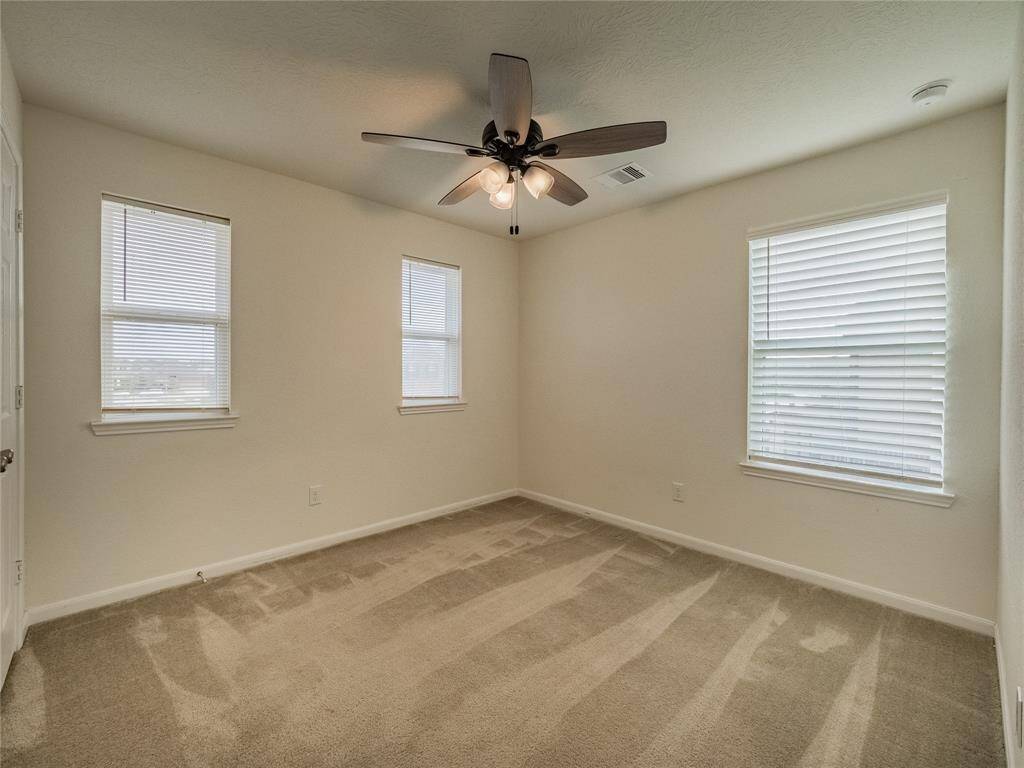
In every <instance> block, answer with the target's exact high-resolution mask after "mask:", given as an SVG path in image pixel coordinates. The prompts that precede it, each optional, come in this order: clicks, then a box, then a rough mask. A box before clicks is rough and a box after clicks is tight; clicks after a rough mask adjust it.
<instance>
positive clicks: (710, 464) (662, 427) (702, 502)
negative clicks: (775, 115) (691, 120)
mask: <svg viewBox="0 0 1024 768" xmlns="http://www.w3.org/2000/svg"><path fill="white" fill-rule="evenodd" d="M1003 129H1004V123H1003V109H1002V107H993V108H989V109H985V110H981V111H977V112H974V113H970V114H966V115H963V116H960V117H957V118H954V119H952V120H948V121H945V122H941V123H937V124H933V125H931V126H929V127H926V128H923V129H920V130H916V131H913V132H910V133H906V134H902V135H899V136H896V137H893V138H889V139H885V140H882V141H875V142H872V143H869V144H865V145H861V146H858V147H855V148H852V149H847V150H844V151H840V152H836V153H833V154H830V155H827V156H823V157H820V158H817V159H813V160H809V161H806V162H801V163H798V164H795V165H791V166H788V167H785V168H781V169H778V170H775V171H771V172H767V173H762V174H759V175H756V176H752V177H747V178H744V179H740V180H737V181H733V182H729V183H726V184H722V185H719V186H715V187H712V188H708V189H704V190H702V191H698V192H694V193H692V194H688V195H684V196H682V197H679V198H675V199H673V200H669V201H666V202H664V203H661V204H657V205H652V206H648V207H645V208H641V209H638V210H633V211H630V212H627V213H623V214H620V215H617V216H613V217H610V218H607V219H603V220H600V221H597V222H594V223H592V224H587V225H584V226H580V227H576V228H574V229H570V230H566V231H563V232H559V233H554V234H551V235H548V236H545V237H542V238H539V239H536V240H531V241H528V242H526V243H524V244H523V246H522V248H521V251H520V294H521V303H520V312H519V315H520V372H521V379H520V398H521V399H520V406H519V407H520V413H521V421H520V447H521V454H520V487H523V488H526V489H529V490H533V491H537V492H541V493H545V494H550V495H552V496H556V497H560V498H563V499H567V500H570V501H574V502H577V503H580V504H584V505H588V506H591V507H596V508H598V509H601V510H604V511H606V512H611V513H614V514H618V515H624V516H626V517H630V518H633V519H635V520H639V521H642V522H646V523H650V524H653V525H657V526H660V527H663V528H667V529H670V530H673V531H679V532H682V533H685V534H689V535H692V536H696V537H699V538H702V539H707V540H710V541H713V542H716V543H719V544H724V545H727V546H730V547H735V548H738V549H742V550H746V551H748V552H752V553H756V554H759V555H763V556H767V557H770V558H775V559H778V560H782V561H786V562H789V563H793V564H797V565H801V566H804V567H807V568H812V569H815V570H819V571H824V572H826V573H829V574H833V575H836V576H840V577H843V578H846V579H852V580H854V581H857V582H861V583H863V584H868V585H872V586H875V587H879V588H882V589H887V590H891V591H894V592H897V593H900V594H903V595H909V596H912V597H915V598H919V599H922V600H926V601H930V602H933V603H937V604H939V605H942V606H946V607H950V608H954V609H957V610H960V611H965V612H967V613H970V614H974V615H977V616H980V617H984V618H992V617H993V616H994V614H995V583H996V580H995V561H996V517H997V474H998V454H999V451H998V442H999V441H998V434H999V365H1000V363H999V339H1000V290H1001V289H1000V271H1001V265H1000V264H1001V262H1000V259H1001V251H1002V248H1001V238H1002V235H1001V226H1002V196H1003V190H1002V175H1003ZM652 170H654V171H655V172H657V169H652ZM936 190H948V191H949V201H950V204H949V229H948V253H949V257H948V259H949V261H948V271H949V313H950V318H951V321H950V322H951V325H950V331H949V358H948V360H949V387H948V406H947V417H946V428H947V454H946V455H947V477H948V483H949V486H951V488H952V489H953V491H954V492H955V493H956V494H957V495H958V497H959V498H958V499H957V501H956V503H955V504H954V505H953V507H952V508H951V509H940V508H936V507H929V506H921V505H916V504H912V503H907V502H899V501H891V500H886V499H881V498H876V497H870V496H862V495H855V494H850V493H844V492H839V491H832V490H826V489H821V488H812V487H807V486H800V485H793V484H789V483H784V482H780V481H777V480H766V479H759V478H752V477H746V476H744V475H742V474H741V473H740V471H739V469H738V468H737V462H739V461H740V460H742V459H743V458H744V453H745V430H746V423H745V421H746V415H745V403H746V401H745V397H746V379H747V373H746V364H747V303H746V302H747V250H746V232H747V230H748V228H752V227H760V226H767V225H772V224H776V223H781V222H786V221H791V220H794V219H800V218H804V217H810V216H817V215H825V214H829V213H830V212H836V211H841V210H844V209H852V208H857V207H861V206H865V205H871V204H877V203H881V202H884V201H889V200H893V199H897V198H903V197H908V196H915V195H921V194H924V193H929V192H933V191H936ZM622 194H628V191H627V190H624V191H623V192H622ZM674 480H680V481H684V482H685V483H686V484H687V486H688V499H687V500H686V502H685V504H682V505H680V504H676V503H673V502H672V501H671V483H672V481H674Z"/></svg>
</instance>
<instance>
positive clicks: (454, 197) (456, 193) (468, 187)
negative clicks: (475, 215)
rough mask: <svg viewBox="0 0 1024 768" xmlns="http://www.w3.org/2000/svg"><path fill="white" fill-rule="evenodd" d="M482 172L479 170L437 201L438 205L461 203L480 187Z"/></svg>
mask: <svg viewBox="0 0 1024 768" xmlns="http://www.w3.org/2000/svg"><path fill="white" fill-rule="evenodd" d="M480 173H481V171H477V172H476V173H474V174H473V175H472V176H470V177H469V178H468V179H466V180H465V181H464V182H462V183H461V184H459V186H457V187H456V188H455V189H453V190H452V191H451V192H449V193H448V194H447V195H445V196H444V197H442V198H441V199H440V200H438V201H437V204H438V205H455V204H456V203H461V202H462V201H463V200H465V199H466V198H467V197H469V196H470V195H472V194H473V193H474V192H476V191H477V190H478V189H480Z"/></svg>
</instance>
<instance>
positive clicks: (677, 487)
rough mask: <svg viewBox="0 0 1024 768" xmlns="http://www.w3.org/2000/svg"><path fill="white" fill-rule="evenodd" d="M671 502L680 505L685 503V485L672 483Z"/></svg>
mask: <svg viewBox="0 0 1024 768" xmlns="http://www.w3.org/2000/svg"><path fill="white" fill-rule="evenodd" d="M672 501H678V502H679V503H682V502H684V501H686V484H685V483H672Z"/></svg>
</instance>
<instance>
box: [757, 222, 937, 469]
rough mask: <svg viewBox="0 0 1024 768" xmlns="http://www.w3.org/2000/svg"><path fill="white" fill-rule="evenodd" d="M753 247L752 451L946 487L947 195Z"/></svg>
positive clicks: (773, 459)
mask: <svg viewBox="0 0 1024 768" xmlns="http://www.w3.org/2000/svg"><path fill="white" fill-rule="evenodd" d="M749 246H750V381H749V394H748V411H747V429H748V442H747V445H748V459H749V460H751V461H756V462H769V463H774V464H782V465H789V466H795V467H803V468H809V469H819V470H822V469H823V470H828V471H830V472H839V473H842V474H844V475H853V476H860V477H861V478H862V479H868V480H869V479H870V478H876V479H882V480H888V481H896V482H899V483H911V484H915V485H922V486H936V487H941V486H942V482H943V418H944V411H945V392H946V205H945V203H942V204H932V205H927V206H925V207H918V208H914V209H913V210H903V211H896V212H892V213H885V214H882V215H873V216H870V217H867V218H859V219H854V220H845V221H838V222H835V223H832V224H828V225H825V226H815V227H812V228H806V229H800V230H797V231H792V232H786V233H783V234H778V235H772V236H770V237H763V238H757V239H753V240H751V241H750V243H749Z"/></svg>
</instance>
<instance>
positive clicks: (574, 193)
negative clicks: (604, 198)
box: [530, 162, 587, 205]
mask: <svg viewBox="0 0 1024 768" xmlns="http://www.w3.org/2000/svg"><path fill="white" fill-rule="evenodd" d="M530 165H536V166H537V167H539V168H543V169H544V170H545V171H547V172H548V173H550V174H551V175H552V176H554V177H555V183H554V184H552V185H551V189H549V190H548V197H552V198H554V199H555V200H557V201H558V202H560V203H562V204H564V205H576V203H582V202H583V201H584V200H586V199H587V191H586V190H585V189H583V187H581V186H580V185H579V184H577V183H576V182H575V181H573V180H572V179H570V178H569V177H568V176H566V175H565V174H564V173H562V172H561V171H556V170H555V169H554V168H552V167H551V166H550V165H545V164H544V163H537V162H534V163H530Z"/></svg>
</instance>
